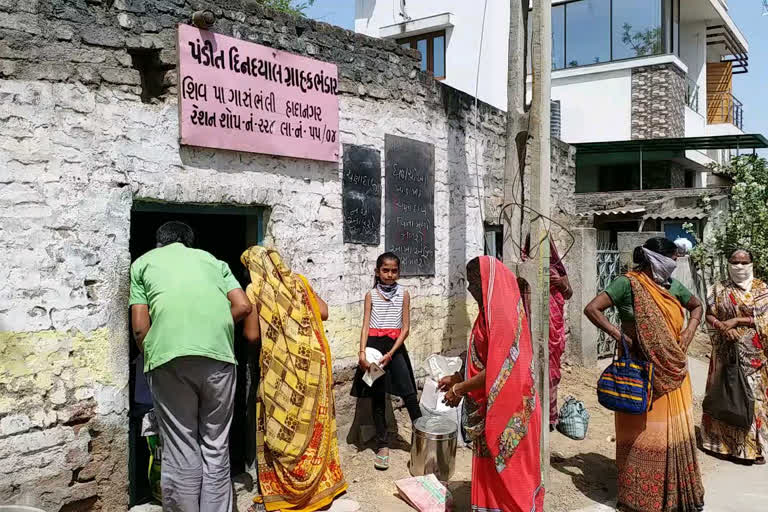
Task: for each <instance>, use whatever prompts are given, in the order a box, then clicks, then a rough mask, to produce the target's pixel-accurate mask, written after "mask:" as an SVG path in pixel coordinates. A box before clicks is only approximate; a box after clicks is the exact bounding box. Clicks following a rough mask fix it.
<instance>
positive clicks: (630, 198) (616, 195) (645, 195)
mask: <svg viewBox="0 0 768 512" xmlns="http://www.w3.org/2000/svg"><path fill="white" fill-rule="evenodd" d="M723 194H728V188H727V187H709V188H683V189H666V190H628V191H622V192H595V193H589V194H575V204H576V211H577V212H587V211H591V210H609V209H611V208H620V207H622V206H626V205H630V204H632V205H645V204H648V203H652V202H656V201H662V200H666V199H675V198H683V197H686V198H688V197H694V198H703V197H705V196H709V197H713V196H718V195H723Z"/></svg>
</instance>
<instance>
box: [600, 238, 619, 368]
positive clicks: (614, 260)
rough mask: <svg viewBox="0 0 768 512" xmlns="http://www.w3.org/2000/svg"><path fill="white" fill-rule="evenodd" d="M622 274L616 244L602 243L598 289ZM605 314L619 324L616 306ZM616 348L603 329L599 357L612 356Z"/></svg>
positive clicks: (615, 323) (602, 288)
mask: <svg viewBox="0 0 768 512" xmlns="http://www.w3.org/2000/svg"><path fill="white" fill-rule="evenodd" d="M620 274H621V268H620V258H619V251H618V249H617V248H616V246H615V245H602V246H601V247H600V248H599V249H598V251H597V291H598V292H602V291H603V290H605V289H606V288H607V287H608V285H609V284H611V283H612V282H613V280H614V279H616V278H617V277H619V275H620ZM605 316H606V317H607V318H608V320H609V321H610V322H611V323H612V324H614V325H617V326H618V325H619V324H620V321H619V312H618V310H617V309H616V308H610V309H608V310H606V311H605ZM615 350H616V341H615V340H614V339H613V338H611V337H610V336H608V335H607V334H606V333H605V332H603V331H602V330H601V331H600V332H599V333H598V338H597V357H598V358H603V357H611V356H612V355H613V353H614V351H615Z"/></svg>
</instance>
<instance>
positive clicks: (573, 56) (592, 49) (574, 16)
mask: <svg viewBox="0 0 768 512" xmlns="http://www.w3.org/2000/svg"><path fill="white" fill-rule="evenodd" d="M610 34H611V0H582V1H580V2H573V3H570V4H566V6H565V51H566V54H565V61H566V64H567V66H568V67H569V68H570V67H575V66H585V65H587V64H596V63H598V62H608V61H610V60H611V37H610Z"/></svg>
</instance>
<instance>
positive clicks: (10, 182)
mask: <svg viewBox="0 0 768 512" xmlns="http://www.w3.org/2000/svg"><path fill="white" fill-rule="evenodd" d="M203 8H209V9H212V10H213V12H214V14H215V15H216V18H217V21H216V24H215V25H214V27H213V30H214V31H216V32H219V33H223V34H227V35H232V36H234V37H238V38H242V39H245V40H249V41H253V42H256V43H259V44H263V45H267V46H271V47H274V48H278V49H281V50H286V51H290V52H294V53H297V54H301V55H306V56H309V57H313V58H316V59H320V60H324V61H330V62H334V63H336V64H337V65H338V68H339V78H340V91H341V93H340V127H339V128H340V133H341V142H342V143H353V144H361V145H367V146H370V147H374V148H377V149H379V150H380V151H381V153H382V159H383V156H384V137H385V134H388V133H389V134H395V135H400V136H404V137H410V138H414V139H418V140H422V141H425V142H429V143H431V144H434V146H435V161H436V165H435V231H436V275H435V277H430V278H415V279H407V280H404V281H403V282H404V284H405V285H407V286H408V287H410V289H411V293H412V296H413V300H412V310H413V311H412V315H411V317H412V319H413V320H412V322H413V327H412V333H411V337H410V339H409V341H408V346H409V351H410V354H411V357H412V358H413V360H414V363H416V364H418V363H420V362H421V361H422V360H423V359H424V358H425V357H426V356H427V355H429V354H430V353H433V352H437V351H448V352H451V351H453V352H454V353H457V352H459V351H461V350H463V348H464V347H465V344H466V337H467V333H468V329H469V326H470V323H471V318H472V315H473V312H472V306H471V305H470V304H469V302H468V300H467V298H468V296H467V294H466V291H465V283H464V279H463V273H464V272H463V268H464V265H465V263H466V261H467V260H468V259H470V258H471V257H474V256H476V255H478V254H482V251H483V224H482V223H483V219H485V220H487V221H488V222H492V221H493V220H494V219H496V218H498V212H499V206H500V204H501V202H502V192H503V167H504V127H505V115H504V113H503V112H500V111H498V110H496V109H493V108H492V107H490V106H488V105H485V104H483V103H480V104H479V105H478V111H477V112H475V110H474V103H473V101H472V98H470V97H469V96H467V95H465V94H463V93H460V92H458V91H456V90H454V89H451V88H449V87H447V86H444V85H443V84H441V83H439V82H436V81H434V80H432V79H431V78H430V77H428V76H426V75H425V74H423V73H421V72H419V54H418V52H416V51H413V50H410V49H408V50H406V49H402V48H400V47H399V46H398V45H397V44H395V43H394V42H390V41H384V40H379V39H373V38H368V37H365V36H362V35H358V34H355V33H352V32H349V31H345V30H343V29H340V28H336V27H332V26H330V25H327V24H323V23H317V22H314V21H311V20H307V19H302V18H293V17H290V16H287V15H283V14H280V13H276V12H273V11H268V10H265V9H264V8H262V7H260V6H259V4H258V2H253V1H250V0H210V1H205V2H203V1H190V0H153V1H148V0H110V1H107V0H25V1H21V2H14V1H8V0H0V234H1V236H0V282H2V287H1V288H0V503H24V504H29V505H35V506H39V507H42V508H43V509H45V510H46V511H58V510H66V511H76V510H77V511H79V510H105V511H109V512H116V511H122V510H125V509H126V508H127V505H128V492H127V486H128V475H127V471H128V460H127V458H128V446H127V445H128V436H127V430H128V427H127V424H128V421H127V412H128V397H129V392H128V382H129V378H128V377H129V375H128V374H129V360H128V359H129V346H130V343H132V341H131V340H130V337H129V333H128V326H127V311H128V288H129V283H128V270H129V265H130V254H129V234H130V218H131V208H132V204H133V202H134V201H135V200H138V199H144V200H153V201H162V202H168V203H206V204H214V203H218V204H221V203H223V204H228V205H242V206H248V205H254V206H263V207H266V208H267V211H268V215H267V218H268V221H267V223H266V226H265V228H266V242H267V243H268V244H270V245H272V246H274V247H276V248H277V249H279V250H280V251H281V252H282V253H283V254H284V256H285V257H286V259H287V260H288V261H289V262H290V263H291V264H292V266H293V267H294V268H295V269H296V270H298V271H300V272H302V273H303V274H305V275H306V276H307V277H308V278H309V279H310V281H311V282H312V283H313V285H314V287H315V289H316V290H317V291H318V292H319V293H320V294H321V295H322V296H323V297H324V298H325V299H326V300H327V302H328V303H329V304H330V305H331V311H330V314H331V320H330V321H329V322H328V323H327V331H328V338H329V340H330V343H331V349H332V352H333V356H334V362H335V369H336V374H337V376H340V375H344V374H348V372H344V371H342V370H344V369H345V368H349V367H351V366H354V364H355V361H356V353H357V342H358V338H359V327H360V325H359V324H360V319H361V318H362V299H363V296H364V294H365V292H366V290H367V289H368V287H369V286H370V284H371V280H372V272H373V266H374V261H375V258H376V256H377V255H378V254H379V253H380V252H382V251H383V249H384V247H383V236H382V245H381V246H379V247H367V246H360V245H345V244H343V240H342V228H341V226H342V214H341V181H340V176H341V170H340V166H339V164H337V163H327V162H316V161H308V160H296V159H290V158H277V157H271V156H267V155H258V154H248V153H237V152H232V151H221V150H211V149H203V148H192V147H185V146H180V145H179V142H178V133H179V130H178V112H177V97H176V86H177V76H176V69H175V68H176V49H175V48H176V26H177V24H178V23H179V22H188V20H189V19H190V18H191V14H192V12H193V11H195V10H197V9H203ZM475 116H477V117H476V119H477V125H475V123H474V120H475ZM553 152H554V154H553V158H552V161H553V165H564V166H566V167H567V168H568V169H570V172H572V166H573V154H572V151H571V150H570V148H569V147H568V146H567V145H564V144H554V145H553ZM382 173H383V169H382ZM557 174H558V171H557V170H553V176H554V175H557ZM553 180H554V178H553ZM558 180H559V181H557V182H558V183H559V184H560V185H558V186H557V187H553V191H554V194H555V196H556V198H555V200H553V204H556V205H557V206H558V208H560V210H561V211H562V212H573V211H575V206H574V202H573V201H574V200H573V179H572V178H570V177H564V178H562V179H558ZM558 195H559V197H558ZM340 413H341V412H340ZM344 413H345V414H346V413H350V412H349V411H345V412H344Z"/></svg>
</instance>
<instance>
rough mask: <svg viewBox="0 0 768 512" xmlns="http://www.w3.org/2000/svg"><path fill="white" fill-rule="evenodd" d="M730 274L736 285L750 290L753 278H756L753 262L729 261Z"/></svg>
mask: <svg viewBox="0 0 768 512" xmlns="http://www.w3.org/2000/svg"><path fill="white" fill-rule="evenodd" d="M728 274H729V275H730V276H731V280H732V281H733V282H734V283H736V286H738V287H739V288H742V289H743V290H746V291H749V290H750V289H751V288H752V280H753V279H754V274H753V264H752V263H747V264H743V263H736V264H733V263H729V264H728Z"/></svg>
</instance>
